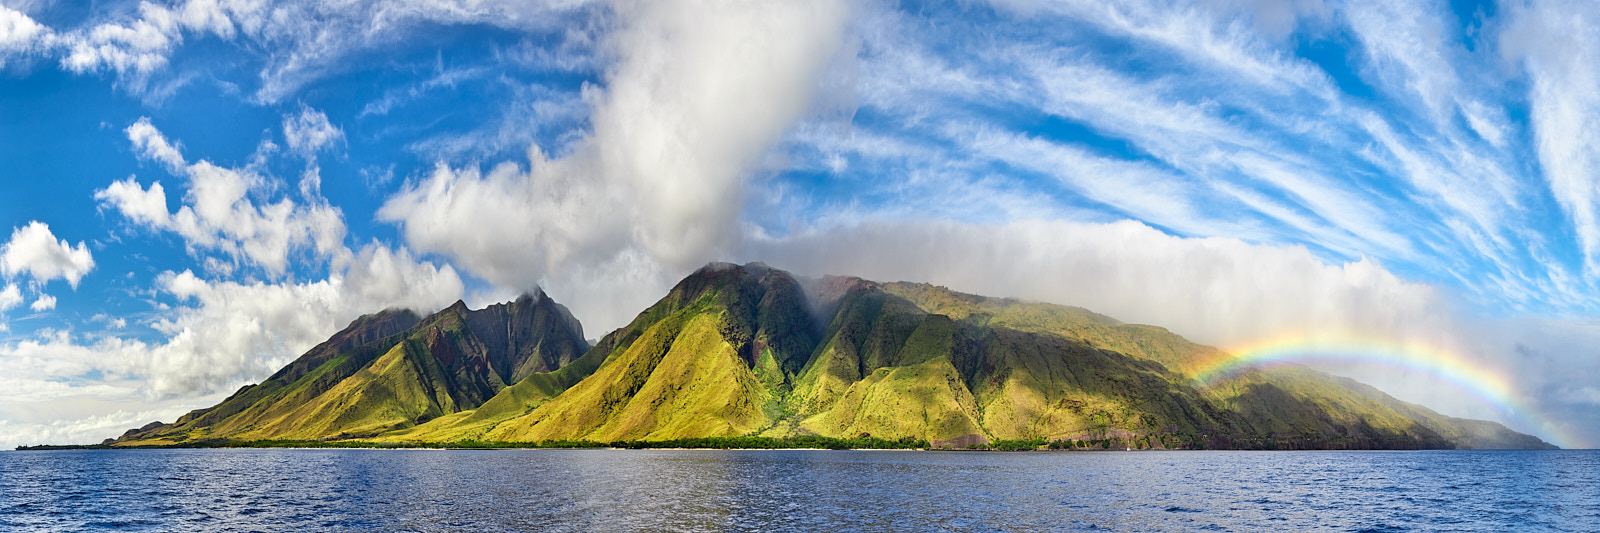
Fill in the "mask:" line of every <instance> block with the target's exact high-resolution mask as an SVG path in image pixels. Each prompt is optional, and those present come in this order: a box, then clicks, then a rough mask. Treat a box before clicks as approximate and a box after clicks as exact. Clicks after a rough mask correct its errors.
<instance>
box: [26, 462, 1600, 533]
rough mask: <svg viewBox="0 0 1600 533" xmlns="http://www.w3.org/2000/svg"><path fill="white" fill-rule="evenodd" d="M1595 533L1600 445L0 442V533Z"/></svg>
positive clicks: (1599, 526) (1599, 511) (1599, 520)
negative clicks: (408, 446) (678, 446)
mask: <svg viewBox="0 0 1600 533" xmlns="http://www.w3.org/2000/svg"><path fill="white" fill-rule="evenodd" d="M79 530H118V531H919V532H920V531H1591V532H1592V531H1600V452H1596V451H1515V452H1490V451H1481V452H1480V451H1423V452H1151V451H1146V452H1056V453H1044V452H1030V453H1002V452H912V451H807V450H784V451H720V450H717V451H714V450H459V451H457V450H124V451H110V450H85V451H52V452H4V453H0V531H79Z"/></svg>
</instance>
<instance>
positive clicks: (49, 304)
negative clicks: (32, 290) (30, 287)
mask: <svg viewBox="0 0 1600 533" xmlns="http://www.w3.org/2000/svg"><path fill="white" fill-rule="evenodd" d="M28 307H29V308H30V309H33V312H35V313H40V312H44V311H49V310H51V309H55V308H56V297H54V296H51V295H48V294H40V295H39V299H37V300H34V301H33V305H30V306H28Z"/></svg>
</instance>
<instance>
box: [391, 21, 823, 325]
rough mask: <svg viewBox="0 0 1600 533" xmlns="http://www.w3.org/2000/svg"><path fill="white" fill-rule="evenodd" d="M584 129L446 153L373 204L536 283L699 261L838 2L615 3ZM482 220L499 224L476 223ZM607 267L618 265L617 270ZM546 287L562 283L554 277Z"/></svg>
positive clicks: (515, 278)
mask: <svg viewBox="0 0 1600 533" xmlns="http://www.w3.org/2000/svg"><path fill="white" fill-rule="evenodd" d="M616 11H617V13H618V18H619V19H620V20H619V28H618V30H617V31H616V32H615V33H614V34H613V35H611V36H610V37H609V38H608V40H607V46H608V47H609V50H610V51H611V53H612V54H614V55H615V58H616V63H615V65H614V66H613V67H611V68H610V69H609V70H608V71H607V73H606V75H605V79H606V85H605V88H604V89H603V90H602V91H601V92H599V93H598V94H595V95H594V96H593V99H594V102H595V109H594V112H593V114H592V115H591V123H592V125H593V131H592V132H591V133H590V135H589V136H588V138H586V139H584V140H583V141H581V142H580V145H579V146H577V147H576V148H575V149H574V150H573V151H572V153H571V154H570V155H567V156H565V157H561V158H559V159H550V158H548V157H547V156H546V155H545V153H544V151H543V150H541V149H540V148H538V147H537V146H535V147H533V148H531V149H530V150H529V155H528V166H527V167H526V168H519V167H518V166H516V165H514V164H510V163H506V164H502V165H499V166H496V167H494V168H493V169H491V170H490V171H488V172H487V173H484V172H481V171H480V170H478V169H475V168H464V169H452V168H449V167H446V166H443V165H441V166H439V167H438V168H436V169H435V170H434V172H433V173H432V174H431V175H429V176H428V177H427V178H425V179H423V180H421V181H419V182H416V183H412V184H409V185H408V186H407V187H405V188H404V189H403V190H402V191H401V192H400V193H398V194H396V195H394V196H393V197H391V198H390V199H389V200H388V201H387V202H386V203H385V204H384V206H383V208H382V209H381V210H380V211H379V213H378V216H379V218H380V219H382V220H386V221H392V222H397V223H399V224H401V226H402V227H403V230H404V233H405V236H406V239H407V241H408V242H410V243H411V244H412V245H413V246H415V247H417V248H419V249H422V250H427V251H433V252H439V253H443V254H446V255H448V256H450V257H452V258H454V259H456V261H457V262H458V264H460V265H462V266H463V267H464V268H466V269H468V270H470V271H471V272H473V273H474V274H477V275H480V276H482V277H484V278H486V279H488V280H489V281H491V282H494V283H496V284H500V285H505V286H512V287H519V288H531V287H532V286H534V285H536V284H540V283H541V282H542V281H545V282H549V281H550V280H570V279H577V278H582V277H585V276H589V275H593V274H595V273H599V272H612V271H614V270H616V269H624V270H631V271H632V272H633V274H631V275H625V276H623V279H641V278H642V279H656V278H658V277H659V276H658V275H656V274H654V272H656V271H659V270H662V269H665V270H666V271H672V272H679V271H686V270H688V269H692V268H693V267H694V266H697V265H698V264H699V263H703V262H704V261H706V260H707V259H710V258H711V257H712V256H714V254H715V253H716V252H717V250H719V249H721V248H724V247H725V246H726V245H727V244H728V243H729V242H730V239H731V238H733V237H734V236H735V235H736V232H737V225H736V224H735V220H736V219H737V217H738V214H739V212H740V209H741V207H742V204H743V196H744V193H745V183H746V182H747V180H749V179H750V178H751V176H750V174H749V172H750V170H749V169H750V168H751V167H752V166H753V164H754V163H755V162H756V161H757V160H758V159H759V158H760V157H762V156H763V155H764V154H765V153H766V151H767V150H768V149H769V148H770V147H771V145H772V144H773V143H775V142H776V141H777V140H778V137H779V136H780V135H781V134H782V133H783V132H784V131H785V130H786V129H787V128H788V127H789V126H790V124H791V123H792V122H793V121H794V120H795V119H796V118H798V117H799V116H801V115H802V114H803V113H804V112H805V111H806V110H807V109H808V108H809V106H810V104H811V100H812V93H813V92H814V90H815V86H816V83H815V78H816V76H817V75H818V74H819V73H820V72H821V71H822V70H823V69H824V68H825V67H826V66H827V65H828V63H829V62H830V61H831V60H832V59H833V58H834V55H835V53H836V52H837V50H838V49H839V42H840V41H841V35H842V32H843V29H844V24H845V19H846V16H847V14H848V13H847V12H848V7H847V6H846V5H844V4H843V3H840V2H766V3H761V4H747V3H740V2H621V3H619V4H618V5H617V6H616ZM485 228H497V229H496V231H493V232H489V231H485V230H484V229H485ZM612 273H614V272H612ZM546 284H547V285H553V287H552V288H553V289H556V290H555V292H553V294H555V293H559V292H560V291H559V285H560V284H559V283H554V282H550V283H546Z"/></svg>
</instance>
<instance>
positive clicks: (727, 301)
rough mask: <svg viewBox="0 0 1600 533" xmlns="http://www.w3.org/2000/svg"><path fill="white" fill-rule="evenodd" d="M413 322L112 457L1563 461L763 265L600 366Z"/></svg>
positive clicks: (1469, 426)
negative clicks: (807, 450) (261, 443)
mask: <svg viewBox="0 0 1600 533" xmlns="http://www.w3.org/2000/svg"><path fill="white" fill-rule="evenodd" d="M405 313H406V312H398V311H386V312H382V313H376V314H373V315H368V316H365V317H362V318H360V319H357V320H356V321H354V322H352V324H351V325H350V326H349V327H347V328H346V329H345V330H343V331H341V332H340V333H338V334H336V335H334V337H332V338H330V339H329V341H327V342H325V343H323V344H321V345H318V346H317V347H316V348H313V349H312V350H311V351H308V352H307V354H305V355H303V356H302V357H301V358H300V359H297V360H296V361H295V362H293V363H290V364H289V365H287V366H286V367H285V368H284V369H283V370H280V371H279V372H278V373H275V374H274V375H273V377H271V378H269V379H268V380H265V381H263V382H262V384H258V385H255V386H250V387H245V388H244V389H241V390H240V391H239V392H238V393H236V394H235V395H233V396H232V397H230V398H229V399H228V400H224V401H223V402H222V403H220V404H219V405H218V406H216V407H213V408H210V409H204V410H199V411H196V412H194V413H191V414H190V415H185V417H184V418H182V419H180V420H179V421H178V422H175V423H174V424H165V425H160V426H155V427H151V426H146V427H144V428H140V429H136V430H130V431H129V432H128V434H125V435H124V436H123V437H121V438H119V439H117V440H115V441H114V443H115V444H117V445H141V444H163V443H165V444H174V443H178V442H183V441H184V440H188V439H197V438H210V439H218V438H221V439H235V440H245V439H248V438H260V437H274V438H308V439H315V440H341V439H343V440H348V439H361V440H367V441H373V442H384V443H405V442H452V441H465V440H486V441H503V442H529V443H536V442H543V441H594V442H611V441H666V440H675V439H693V438H706V437H716V438H722V437H742V436H762V437H772V438H791V437H800V436H817V437H823V438H832V439H852V438H883V439H919V440H923V441H926V442H928V443H930V445H934V446H943V447H966V446H986V445H992V444H994V443H998V442H1037V443H1041V444H1044V443H1050V442H1095V443H1097V445H1098V446H1112V445H1115V446H1118V447H1123V446H1126V447H1139V448H1249V449H1369V448H1381V449H1415V448H1496V447H1521V448H1545V447H1552V446H1550V445H1549V444H1548V443H1545V442H1543V441H1542V440H1540V439H1538V438H1537V437H1533V436H1531V435H1525V434H1521V433H1516V432H1514V431H1511V430H1509V429H1508V428H1505V427H1504V426H1502V425H1500V424H1497V423H1494V422H1485V421H1472V420H1464V419H1457V418H1452V417H1447V416H1444V415H1440V414H1438V413H1436V412H1434V411H1432V410H1430V409H1428V408H1426V407H1423V406H1419V405H1415V404H1409V403H1406V402H1402V401H1400V400H1397V399H1395V398H1393V397H1391V396H1388V395H1387V394H1384V393H1383V392H1382V391H1378V390H1377V389H1375V388H1372V387H1370V386H1366V385H1364V384H1360V383H1359V382H1355V381H1354V380H1349V379H1347V378H1339V377H1336V376H1331V375H1328V374H1325V373H1321V372H1317V371H1314V370H1311V369H1308V368H1304V367H1294V366H1289V367H1285V368H1273V369H1250V370H1246V371H1243V372H1240V373H1237V374H1235V375H1233V376H1231V377H1230V378H1228V379H1226V380H1223V381H1221V382H1219V383H1217V384H1215V385H1210V386H1208V385H1204V384H1200V383H1198V382H1196V381H1194V380H1193V379H1192V377H1193V375H1194V374H1195V372H1196V371H1197V369H1201V368H1205V367H1208V366H1209V365H1211V364H1213V363H1215V362H1217V361H1218V360H1219V359H1221V358H1227V357H1230V356H1229V355H1228V354H1226V353H1224V352H1222V351H1220V350H1217V349H1215V348H1211V347H1207V346H1203V345H1199V344H1195V343H1193V342H1190V341H1188V340H1186V339H1183V338H1182V337H1181V336H1178V335H1176V334H1173V333H1171V332H1170V331H1167V330H1165V329H1163V328H1160V327H1157V326H1148V325H1137V324H1126V323H1123V322H1121V321H1118V320H1116V319H1114V318H1111V317H1109V316H1105V315H1101V314H1098V313H1095V312H1093V311H1090V310H1087V309H1082V308H1077V307H1070V306H1061V305H1055V304H1044V303H1035V302H1024V301H1020V300H1015V299H1007V298H991V297H985V296H979V295H972V294H964V293H959V292H956V291H951V290H949V289H946V288H944V287H939V286H935V285H929V284H920V283H909V282H889V283H883V282H876V281H870V280H865V279H861V278H855V277H848V276H827V277H824V278H821V279H811V280H802V279H799V278H796V277H794V276H792V275H791V274H789V273H787V272H784V271H782V270H778V269H774V268H772V267H769V266H767V265H764V264H761V263H750V264H747V265H734V264H728V263H712V264H709V265H707V266H706V267H704V268H702V269H700V270H697V271H696V272H694V273H693V274H691V275H689V276H688V277H686V278H684V279H683V280H682V281H680V282H679V283H678V284H677V285H675V286H674V287H673V288H672V289H671V290H670V291H669V292H668V294H667V295H665V296H664V297H662V298H661V299H660V300H659V301H658V302H656V304H654V305H652V306H650V307H648V308H646V309H645V310H643V311H641V312H640V313H639V314H638V315H637V316H636V317H635V318H634V320H633V321H631V322H630V323H629V324H628V325H626V326H624V327H622V328H618V329H617V330H614V331H612V332H610V333H607V334H606V335H605V336H603V337H602V338H601V339H600V340H599V341H598V342H597V343H596V344H595V345H594V346H592V347H590V346H588V343H587V341H584V340H582V339H583V335H582V329H581V325H580V324H578V323H577V321H576V319H574V318H572V317H571V315H570V313H568V312H566V310H565V308H564V307H562V306H560V304H557V303H555V302H554V301H553V300H550V299H549V298H548V296H545V295H544V294H543V293H542V292H539V293H538V294H537V295H525V296H524V297H521V298H518V299H517V300H515V301H513V302H509V303H506V304H496V305H494V306H489V307H487V308H485V309H483V310H478V311H473V310H470V309H467V308H466V306H465V304H464V303H462V302H457V303H456V304H455V305H452V306H451V307H448V308H446V309H444V310H441V311H440V312H438V313H435V314H434V315H430V316H429V317H425V318H424V317H416V316H415V314H414V313H412V314H410V315H407V314H405ZM408 322H410V324H409V325H408V324H407V323H408ZM401 326H404V328H403V329H401V330H400V331H394V330H396V329H397V328H400V327H401ZM579 347H581V348H584V349H582V350H579V349H578V348H579ZM380 351H381V352H382V353H378V352H380ZM291 378H292V379H291ZM330 394H331V395H332V396H329V395H330ZM386 394H387V395H386ZM269 400H270V401H269ZM335 400H336V401H335ZM296 403H298V404H299V405H293V404H296ZM330 403H332V404H333V405H336V406H338V407H328V405H330ZM307 405H313V406H321V407H317V408H307V407H306V406H307ZM351 405H359V406H364V407H362V408H360V409H354V408H351V407H349V406H351ZM374 413H381V414H374ZM267 414H271V415H273V416H266V415H267ZM330 420H331V421H332V422H329V421H330ZM180 437H181V438H180Z"/></svg>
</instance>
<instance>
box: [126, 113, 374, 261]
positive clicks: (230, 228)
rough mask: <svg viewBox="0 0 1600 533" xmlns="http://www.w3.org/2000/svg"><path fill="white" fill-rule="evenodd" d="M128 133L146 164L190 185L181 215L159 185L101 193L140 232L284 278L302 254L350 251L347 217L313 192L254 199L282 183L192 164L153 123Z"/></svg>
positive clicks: (129, 182) (131, 182)
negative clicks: (160, 234) (174, 237)
mask: <svg viewBox="0 0 1600 533" xmlns="http://www.w3.org/2000/svg"><path fill="white" fill-rule="evenodd" d="M126 133H127V135H128V140H129V141H131V142H132V143H133V145H134V148H135V150H136V152H137V153H138V154H139V156H140V157H141V158H145V159H151V160H155V161H158V162H161V163H163V164H164V165H165V166H166V167H167V170H168V172H171V173H172V174H173V175H175V176H180V177H183V178H186V179H187V191H186V192H185V194H184V202H183V204H182V205H181V206H180V207H179V208H178V210H177V211H176V212H168V210H167V209H168V208H167V199H166V191H165V190H164V189H163V188H162V187H161V184H160V183H159V182H156V183H152V184H151V185H150V187H149V188H148V189H147V188H145V187H144V186H142V185H140V184H139V183H138V180H137V179H135V178H133V177H129V178H128V179H126V180H121V181H116V182H112V184H111V185H109V186H107V187H106V188H104V189H100V190H97V191H95V199H96V200H99V201H100V202H101V204H102V205H105V206H109V207H112V208H115V209H116V210H117V211H118V212H120V213H122V214H123V216H125V217H127V219H128V220H129V221H130V222H132V223H134V224H135V225H136V226H140V227H145V228H148V229H151V230H155V231H171V232H174V233H177V234H178V235H179V236H181V237H183V239H184V243H185V244H186V245H187V246H188V247H189V249H190V250H191V251H194V252H204V251H220V252H222V253H223V254H225V255H227V256H228V257H229V258H230V259H232V260H234V261H236V262H237V261H243V262H246V263H248V264H253V265H255V266H259V267H261V268H262V269H264V270H265V271H266V272H267V273H269V274H273V275H282V274H284V273H285V272H286V271H287V270H288V267H289V262H290V259H291V255H292V254H293V253H294V252H296V251H298V250H308V251H310V252H312V253H313V254H314V255H315V256H317V257H324V258H326V257H333V256H334V255H335V254H337V253H339V252H341V251H342V250H344V237H345V232H346V229H345V224H344V219H343V215H342V214H340V212H339V210H338V208H335V207H333V206H331V205H329V204H328V202H327V201H326V200H324V199H322V198H321V196H320V194H316V191H314V190H307V191H306V194H305V196H306V198H305V200H304V201H303V202H301V203H296V202H295V201H293V200H291V199H288V198H280V199H278V200H277V201H257V200H256V199H255V198H253V196H259V195H261V194H264V193H265V192H266V191H269V190H272V189H274V188H275V187H276V185H275V184H274V183H275V182H274V181H273V180H271V179H269V178H268V177H267V176H263V175H261V174H259V173H258V172H257V171H256V170H255V169H254V168H251V167H244V168H224V167H220V166H217V165H215V164H213V163H211V162H210V161H205V160H201V161H199V162H196V163H193V164H189V163H187V162H186V161H185V159H184V157H183V154H182V152H181V150H180V149H179V148H178V145H177V144H175V143H173V142H170V141H168V140H167V138H166V136H165V135H164V134H162V133H161V131H160V130H158V129H156V128H155V126H153V125H151V124H150V121H149V119H148V118H141V119H139V120H138V121H137V122H135V123H134V124H133V125H132V126H129V127H128V129H127V130H126ZM315 188H316V187H311V188H309V189H315Z"/></svg>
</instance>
